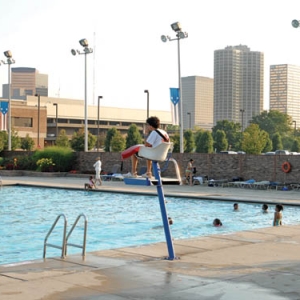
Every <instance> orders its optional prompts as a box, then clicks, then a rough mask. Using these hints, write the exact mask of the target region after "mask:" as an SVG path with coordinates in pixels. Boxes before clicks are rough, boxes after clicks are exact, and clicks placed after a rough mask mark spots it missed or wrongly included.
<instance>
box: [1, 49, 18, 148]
mask: <svg viewBox="0 0 300 300" xmlns="http://www.w3.org/2000/svg"><path fill="white" fill-rule="evenodd" d="M4 55H5V57H6V58H7V60H6V61H4V60H1V61H2V63H3V64H5V65H8V124H7V129H8V151H11V103H10V102H11V86H10V65H11V64H14V63H15V60H14V59H13V58H12V54H11V51H10V50H7V51H5V52H4Z"/></svg>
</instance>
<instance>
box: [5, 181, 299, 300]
mask: <svg viewBox="0 0 300 300" xmlns="http://www.w3.org/2000/svg"><path fill="white" fill-rule="evenodd" d="M85 182H87V179H85V178H69V177H3V176H2V184H3V185H10V184H17V183H18V184H30V185H34V186H47V187H49V186H51V187H64V188H76V189H77V188H80V189H82V188H83V186H84V183H85ZM163 188H164V192H165V195H166V196H182V197H197V198H206V199H216V200H217V199H222V200H230V201H247V202H248V201H255V202H266V203H282V204H294V205H300V191H294V190H292V191H276V190H256V189H242V188H233V187H226V188H221V187H205V186H200V185H195V186H192V187H190V186H178V185H168V186H164V187H163ZM99 190H100V191H101V190H105V191H111V192H135V193H143V194H148V193H149V194H153V195H157V193H156V187H155V186H130V185H125V184H124V183H123V182H117V181H112V182H111V181H107V182H106V181H105V182H104V183H103V186H101V187H100V188H99ZM272 217H273V214H272V211H271V213H270V218H272ZM299 220H300V216H299ZM283 222H284V219H283ZM1 247H5V245H1ZM174 249H175V253H176V256H178V257H179V259H177V260H173V261H169V260H166V259H165V257H166V256H168V250H167V246H166V243H158V244H153V245H147V246H140V247H128V248H122V249H114V250H105V251H98V252H89V253H87V255H86V258H85V260H82V258H81V256H79V255H70V256H68V257H67V258H65V259H60V258H47V259H46V260H45V261H43V260H42V259H41V260H35V261H30V262H24V263H18V264H14V265H13V264H10V265H0V298H1V299H5V300H12V299H13V300H19V299H22V300H23V299H29V300H36V299H44V300H50V299H51V300H56V299H65V300H69V299H78V300H79V299H80V300H83V299H86V300H89V299H92V300H94V299H108V300H112V299H114V300H125V299H126V300H128V299H172V300H176V299H189V300H193V299H210V300H211V299H222V300H224V299H225V300H227V299H230V300H233V299H245V300H248V299H253V298H254V297H256V298H257V299H263V300H269V299H270V300H271V299H272V300H277V299H278V300H279V299H300V254H299V253H300V225H299V226H281V227H269V228H264V229H259V230H254V231H243V232H237V233H233V234H227V235H213V236H209V237H201V238H193V239H189V240H175V241H174ZM41 251H42V249H41ZM0 255H1V251H0Z"/></svg>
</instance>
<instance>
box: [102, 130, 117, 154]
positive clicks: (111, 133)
mask: <svg viewBox="0 0 300 300" xmlns="http://www.w3.org/2000/svg"><path fill="white" fill-rule="evenodd" d="M116 133H117V129H116V127H112V128H110V129H108V131H107V134H106V139H105V143H104V151H105V152H110V151H111V150H110V146H111V145H110V143H111V139H112V138H113V136H114V135H115V134H116Z"/></svg>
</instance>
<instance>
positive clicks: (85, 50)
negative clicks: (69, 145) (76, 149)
mask: <svg viewBox="0 0 300 300" xmlns="http://www.w3.org/2000/svg"><path fill="white" fill-rule="evenodd" d="M79 44H80V45H81V46H82V47H83V52H80V51H79V50H76V51H75V50H74V49H72V50H71V53H72V54H73V55H76V54H79V55H81V54H84V151H85V152H87V151H88V120H87V116H88V105H87V58H86V57H87V54H90V53H93V49H92V48H89V43H88V41H87V40H86V39H82V40H80V41H79Z"/></svg>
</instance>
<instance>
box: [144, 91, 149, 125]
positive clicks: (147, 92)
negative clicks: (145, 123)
mask: <svg viewBox="0 0 300 300" xmlns="http://www.w3.org/2000/svg"><path fill="white" fill-rule="evenodd" d="M144 93H146V94H147V119H148V118H149V91H148V90H144Z"/></svg>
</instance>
